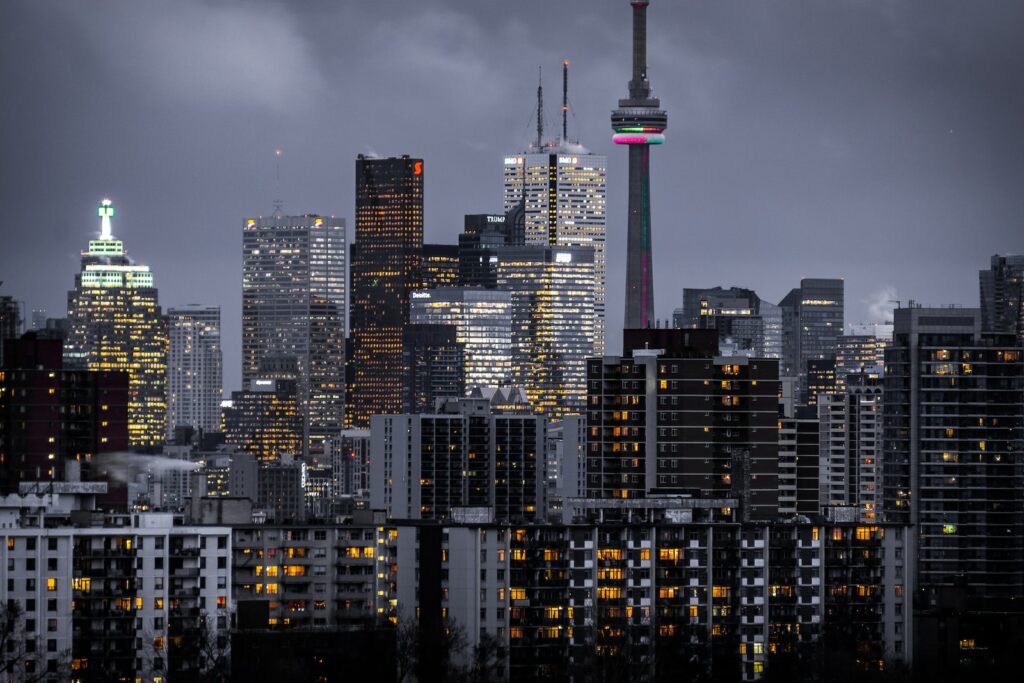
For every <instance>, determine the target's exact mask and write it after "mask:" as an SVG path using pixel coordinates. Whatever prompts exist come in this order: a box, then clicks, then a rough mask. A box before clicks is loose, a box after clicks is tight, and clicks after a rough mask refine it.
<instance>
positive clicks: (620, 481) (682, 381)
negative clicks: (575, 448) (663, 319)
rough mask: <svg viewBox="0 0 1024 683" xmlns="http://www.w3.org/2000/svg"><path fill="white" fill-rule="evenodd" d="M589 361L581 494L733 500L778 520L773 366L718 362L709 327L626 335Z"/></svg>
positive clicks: (753, 513) (757, 361)
mask: <svg viewBox="0 0 1024 683" xmlns="http://www.w3.org/2000/svg"><path fill="white" fill-rule="evenodd" d="M623 351H624V355H623V356H622V357H621V358H616V357H611V356H606V357H604V358H592V359H590V360H589V361H587V380H588V386H589V391H588V403H587V427H588V429H587V495H588V496H589V497H592V498H624V499H630V498H645V497H648V496H649V495H650V494H652V493H658V494H674V495H680V494H683V495H691V496H693V497H697V498H712V499H723V498H735V499H737V500H738V501H739V504H740V506H741V508H742V510H743V511H744V513H745V514H748V515H749V516H750V517H751V518H753V519H773V518H775V517H777V516H778V509H779V491H778V428H777V427H778V415H779V401H778V361H776V360H775V359H768V358H746V357H741V358H735V357H734V358H726V357H722V356H718V355H717V354H718V347H717V344H716V334H715V332H713V331H711V330H628V331H627V333H626V337H625V339H624V342H623Z"/></svg>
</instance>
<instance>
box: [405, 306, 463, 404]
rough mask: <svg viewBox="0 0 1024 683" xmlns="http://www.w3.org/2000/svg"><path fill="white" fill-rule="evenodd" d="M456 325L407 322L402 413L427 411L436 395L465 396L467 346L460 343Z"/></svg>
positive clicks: (440, 396)
mask: <svg viewBox="0 0 1024 683" xmlns="http://www.w3.org/2000/svg"><path fill="white" fill-rule="evenodd" d="M458 336H459V332H458V328H457V327H456V326H455V325H427V324H420V325H409V326H408V327H407V328H405V334H404V335H403V341H402V348H403V353H404V354H405V367H406V369H407V371H408V377H407V379H406V399H405V407H404V409H403V411H402V412H405V413H413V414H416V413H428V412H431V411H433V410H434V405H435V403H436V402H437V399H439V398H459V397H460V396H465V395H466V345H465V344H462V343H459V339H458Z"/></svg>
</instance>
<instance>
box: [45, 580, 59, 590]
mask: <svg viewBox="0 0 1024 683" xmlns="http://www.w3.org/2000/svg"><path fill="white" fill-rule="evenodd" d="M46 590H48V591H55V590H57V579H47V580H46Z"/></svg>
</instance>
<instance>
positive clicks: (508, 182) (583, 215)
mask: <svg viewBox="0 0 1024 683" xmlns="http://www.w3.org/2000/svg"><path fill="white" fill-rule="evenodd" d="M607 166H608V160H607V158H606V157H604V156H602V155H599V154H592V153H591V152H590V151H589V150H587V149H586V148H585V147H583V146H582V145H579V144H576V143H571V142H569V141H567V140H564V139H560V140H558V141H557V142H552V143H546V144H545V143H543V142H541V143H540V144H539V145H534V146H532V147H531V148H530V149H529V150H527V151H526V152H524V153H521V154H515V155H510V156H506V157H505V165H504V176H505V211H506V212H510V214H512V215H511V216H510V219H509V220H508V221H506V225H507V229H512V228H514V226H515V224H516V223H517V222H518V221H517V220H516V217H515V216H514V212H515V210H516V208H517V207H519V206H520V205H522V211H523V216H522V221H523V235H522V239H523V241H524V242H525V243H526V244H527V245H542V246H549V247H552V248H560V247H585V248H588V249H590V250H592V251H593V264H594V280H593V283H592V285H591V290H590V292H591V298H592V299H593V302H594V315H595V317H596V324H595V325H594V333H593V334H594V353H596V354H598V355H600V354H603V353H604V320H605V281H606V277H607V276H606V271H607V265H606V264H607V249H606V244H605V232H606V192H607V180H606V173H607ZM468 218H469V217H467V219H468ZM512 232H514V231H512ZM506 244H517V240H516V239H515V236H514V235H512V237H511V238H510V239H508V241H507V242H506Z"/></svg>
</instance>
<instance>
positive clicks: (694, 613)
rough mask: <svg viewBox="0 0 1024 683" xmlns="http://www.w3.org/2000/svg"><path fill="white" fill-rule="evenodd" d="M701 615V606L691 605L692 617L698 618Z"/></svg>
mask: <svg viewBox="0 0 1024 683" xmlns="http://www.w3.org/2000/svg"><path fill="white" fill-rule="evenodd" d="M699 615H700V608H699V607H697V605H690V618H691V619H696V618H697V617H698V616H699Z"/></svg>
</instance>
